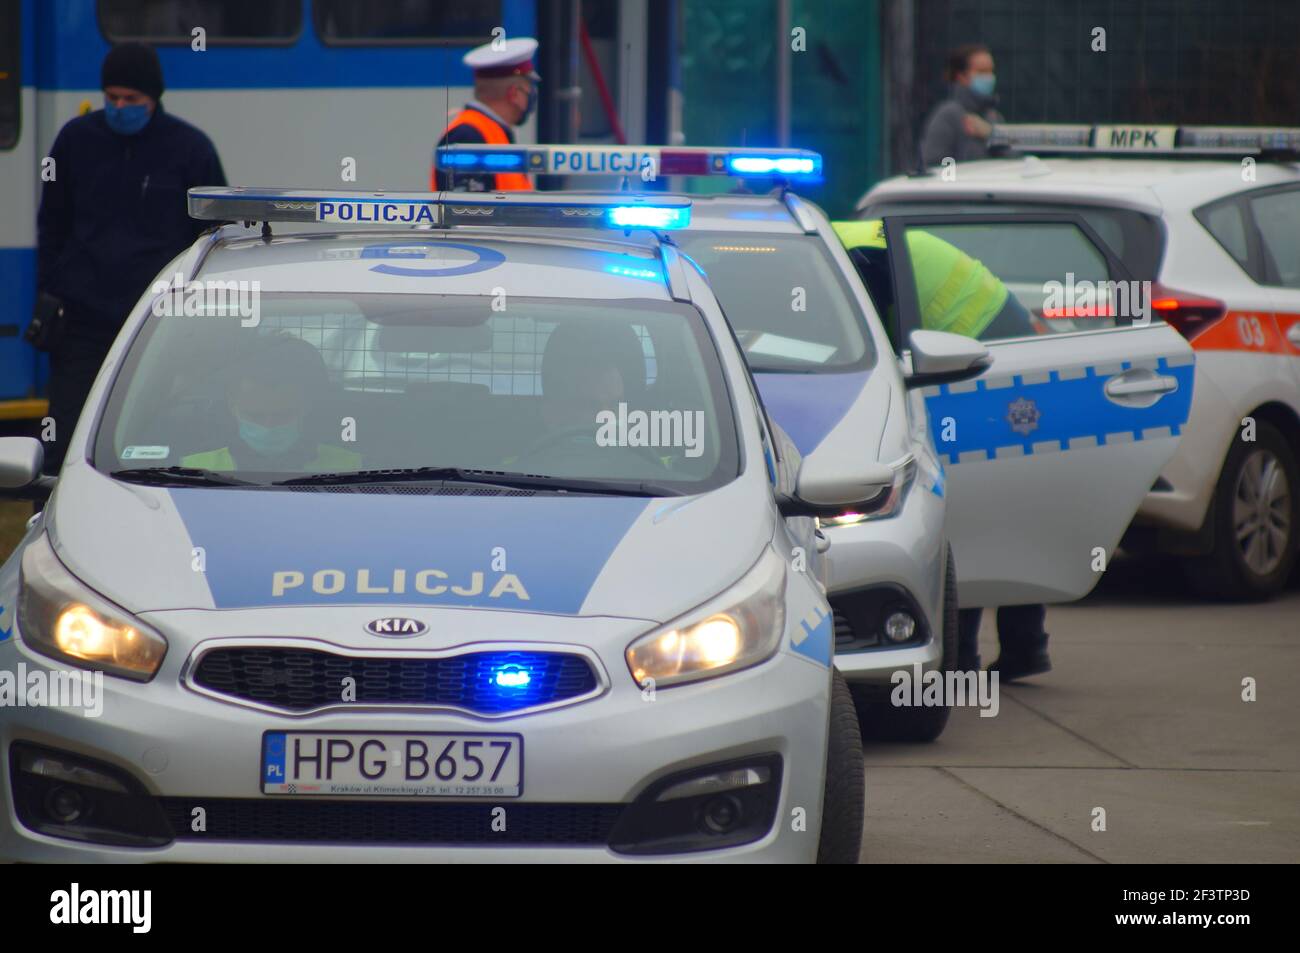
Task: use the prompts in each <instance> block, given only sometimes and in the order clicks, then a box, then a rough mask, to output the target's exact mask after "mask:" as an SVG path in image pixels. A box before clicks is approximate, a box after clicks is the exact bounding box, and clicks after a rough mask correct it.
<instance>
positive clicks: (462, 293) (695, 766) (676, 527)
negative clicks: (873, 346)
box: [0, 188, 894, 862]
mask: <svg viewBox="0 0 1300 953" xmlns="http://www.w3.org/2000/svg"><path fill="white" fill-rule="evenodd" d="M190 207H191V213H192V214H194V215H195V216H196V217H198V218H202V219H210V220H213V221H219V222H245V223H259V222H260V223H262V230H261V232H260V233H259V231H258V230H257V229H256V228H249V227H247V226H240V225H237V224H230V225H223V226H221V227H217V228H214V229H213V230H211V231H209V232H207V233H206V234H205V235H204V236H203V237H202V238H201V239H200V240H199V241H198V242H197V243H196V244H195V245H194V246H193V247H192V248H191V249H189V250H188V251H187V252H185V253H184V254H183V255H182V256H180V257H179V258H178V259H177V260H176V261H175V262H173V264H172V265H171V266H170V267H169V268H168V269H167V270H166V271H165V272H164V273H163V274H162V275H161V276H160V279H159V284H158V285H156V286H155V287H154V289H152V290H151V291H150V292H149V293H147V294H146V295H145V296H144V297H143V298H142V300H141V301H140V302H139V303H138V305H137V306H136V308H135V310H134V312H133V313H132V315H131V316H130V318H129V320H128V321H127V322H126V324H125V326H124V328H123V330H122V333H121V335H120V336H119V338H118V339H117V341H116V343H115V344H114V346H113V349H112V351H111V352H110V354H109V357H108V359H107V361H106V363H105V365H104V367H103V369H102V371H101V373H100V375H99V377H98V379H97V380H96V382H95V385H94V388H93V390H92V392H91V394H90V397H89V401H88V403H87V405H86V412H85V413H84V414H83V416H82V417H81V420H80V423H79V424H78V426H77V429H76V432H75V434H74V435H73V437H72V438H71V444H70V448H71V449H70V452H69V454H68V458H67V462H66V463H65V464H64V467H63V469H62V472H61V473H60V475H59V476H58V478H57V481H54V480H53V479H52V478H45V477H41V476H39V474H40V471H41V462H42V452H41V445H40V444H39V443H38V442H36V441H34V440H29V439H25V438H13V437H11V438H4V439H3V440H0V487H3V488H4V493H5V494H6V495H10V496H27V497H36V498H41V497H44V496H46V495H47V494H48V503H47V505H46V506H45V508H44V510H43V511H42V513H41V514H40V515H39V516H38V517H36V518H34V519H33V521H32V523H31V524H30V526H29V529H28V532H27V534H26V535H25V537H24V538H23V540H22V542H21V545H20V546H19V548H18V550H17V551H16V552H15V553H14V554H13V556H12V557H11V558H10V559H9V560H8V561H7V562H6V563H5V564H4V566H3V568H2V569H0V676H11V677H8V678H5V679H4V681H3V682H0V688H3V687H4V686H5V685H6V684H7V685H8V687H9V688H11V689H12V688H13V687H14V686H15V685H19V686H21V688H19V689H18V691H19V692H20V693H21V700H20V701H17V702H15V701H14V698H13V697H10V698H8V699H6V701H7V703H6V704H5V705H3V706H0V751H3V759H0V783H2V784H3V790H4V801H5V804H6V810H5V811H4V812H3V815H2V816H0V856H2V857H4V858H6V859H9V860H23V861H42V860H43V861H84V860H103V861H142V860H148V861H221V860H240V861H247V860H274V861H311V862H318V861H376V860H385V861H387V860H421V861H423V860H450V861H479V860H510V861H521V860H523V861H530V860H545V861H563V860H583V861H585V860H634V859H641V860H653V859H666V858H669V859H671V858H676V859H682V858H687V859H689V858H697V859H723V860H727V859H730V860H742V859H744V860H749V859H762V860H781V861H811V860H814V859H820V860H823V861H856V859H857V857H858V854H859V850H860V836H861V826H862V817H863V774H862V772H863V762H862V753H861V742H860V738H859V735H858V727H857V722H856V719H855V717H854V711H853V705H852V699H851V698H850V696H849V694H848V692H847V689H846V687H845V684H844V681H843V678H842V676H840V675H839V674H838V673H837V672H836V671H835V670H834V668H833V666H832V622H831V618H830V613H829V607H828V605H827V603H826V600H825V597H824V590H823V580H822V578H821V574H822V573H823V571H824V567H823V565H822V562H821V557H820V553H819V550H818V545H817V541H816V539H815V537H814V531H815V529H814V519H815V518H816V517H817V516H818V515H822V514H826V513H835V512H840V511H842V510H844V509H857V510H861V511H862V512H866V513H870V512H874V511H875V510H877V509H879V508H881V507H888V506H892V505H893V503H892V500H893V496H894V489H893V486H892V484H893V483H894V473H893V472H892V471H891V470H888V469H885V468H882V467H880V466H879V465H877V464H876V463H875V462H874V460H873V459H872V458H871V457H870V456H869V455H862V456H860V457H858V458H857V459H855V460H853V461H848V460H839V461H836V460H825V459H824V458H823V461H824V462H821V463H810V464H806V465H804V464H801V462H800V458H799V453H798V451H797V450H796V449H795V448H794V447H793V445H791V444H790V443H789V440H788V438H786V437H785V436H784V435H783V434H782V433H781V431H780V430H779V429H778V428H776V427H773V426H770V425H769V423H768V421H767V419H766V417H765V415H764V413H763V408H762V406H761V404H760V403H759V402H758V400H757V397H756V395H755V391H754V387H753V382H752V378H751V376H750V373H749V371H748V369H747V366H746V364H745V361H744V359H743V356H742V353H741V351H740V349H739V348H738V347H737V346H736V344H735V341H734V339H733V337H732V335H731V331H730V329H729V328H728V326H727V324H726V322H725V319H724V318H723V316H722V313H721V311H720V309H719V307H718V304H717V302H716V301H715V299H714V296H713V294H712V292H711V291H710V290H709V287H708V285H707V283H706V282H705V280H704V278H703V277H702V276H701V274H700V272H699V271H698V269H697V268H696V267H695V266H694V265H693V264H692V263H691V262H690V261H689V260H687V259H686V258H685V257H684V256H683V255H682V254H680V253H679V251H678V250H677V248H675V247H674V246H673V244H672V243H671V242H670V241H669V240H668V239H667V234H668V232H667V231H666V230H667V229H669V228H672V227H675V226H681V225H683V224H685V223H686V222H687V221H688V218H689V214H690V203H689V202H687V201H685V200H679V199H671V198H663V197H654V198H653V200H647V199H645V198H643V197H639V196H633V195H628V194H621V195H613V196H594V197H581V198H579V197H572V196H560V197H552V198H547V197H545V196H518V195H507V194H500V193H487V194H482V193H480V194H477V195H473V196H469V195H453V194H450V193H446V194H440V193H412V194H392V195H380V194H361V193H338V194H333V193H330V194H325V193H316V192H302V191H276V190H257V189H217V188H212V189H196V190H192V191H191V193H190ZM363 222H364V223H368V224H365V225H363V224H361V223H363ZM297 223H324V225H325V227H321V226H320V225H319V224H318V225H315V226H312V225H308V224H304V225H303V227H302V230H298V227H297ZM420 226H423V227H420ZM562 226H563V227H564V230H563V231H562V232H561V231H560V228H561V227H562ZM568 226H589V227H588V228H586V229H579V228H571V227H568ZM646 227H649V228H650V229H651V231H650V232H649V233H647V234H649V235H651V236H652V237H651V238H649V239H648V240H644V241H637V240H632V241H626V240H624V233H625V232H630V231H632V230H634V229H644V228H646ZM655 235H658V236H660V237H657V238H656V237H653V236H655ZM241 283H243V284H241ZM254 283H256V284H254ZM245 284H247V285H251V287H247V288H246V287H245ZM246 291H247V292H250V293H255V294H256V297H255V300H254V304H255V305H256V307H254V308H251V309H250V308H245V307H244V302H243V300H242V298H241V299H240V303H239V306H238V307H236V306H234V305H233V304H232V303H231V299H229V298H222V297H221V295H222V294H233V293H238V294H241V295H242V294H243V293H244V292H246ZM178 308H179V310H178ZM344 347H346V348H359V347H360V348H365V349H366V350H367V352H368V354H367V355H366V357H367V359H366V360H351V359H350V357H349V355H339V354H332V353H328V352H329V351H331V350H332V349H338V348H344ZM431 356H452V357H459V358H460V359H459V360H431V359H429V358H430V357H431ZM399 384H400V387H399Z"/></svg>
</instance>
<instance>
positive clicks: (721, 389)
mask: <svg viewBox="0 0 1300 953" xmlns="http://www.w3.org/2000/svg"><path fill="white" fill-rule="evenodd" d="M245 324H251V322H249V321H248V320H247V319H245V318H242V317H241V316H240V315H233V316H224V315H221V314H219V313H212V314H208V315H199V316H186V317H157V316H151V317H150V318H149V319H147V321H146V324H145V327H144V328H143V329H142V331H141V333H140V335H139V336H138V337H137V338H136V340H135V341H134V343H133V345H132V347H131V350H130V353H129V354H128V357H127V360H126V363H125V364H124V367H123V370H122V372H121V373H120V374H119V375H118V378H117V381H116V382H115V384H114V388H113V391H112V394H111V396H110V399H109V403H108V407H107V411H106V413H105V415H104V417H103V419H102V421H101V423H100V427H99V431H98V435H97V438H96V442H95V465H96V467H98V468H99V469H100V470H102V471H104V472H109V473H119V474H120V473H121V471H125V470H131V471H136V470H142V471H143V470H148V471H151V473H152V474H153V475H155V476H167V477H168V478H170V476H169V475H168V474H166V472H165V471H164V472H163V473H162V474H159V472H158V471H159V470H160V469H161V468H174V467H183V468H186V469H192V470H198V471H203V473H204V474H207V475H209V482H210V483H211V484H212V485H231V484H234V483H236V482H239V483H244V482H251V483H258V484H265V483H273V482H278V481H282V480H285V479H291V478H298V482H303V478H304V476H305V475H308V474H316V475H320V474H331V475H339V476H345V475H348V474H352V475H353V476H352V478H351V479H350V480H343V479H340V480H339V481H338V482H366V480H365V479H364V478H358V477H356V474H357V473H358V472H362V471H364V472H369V471H373V470H380V469H383V470H404V471H410V470H412V469H415V468H438V469H442V468H456V469H469V470H474V471H494V473H495V475H496V476H497V477H500V476H501V475H502V474H527V475H531V476H534V477H542V478H549V483H553V484H554V486H553V487H550V486H549V484H548V481H540V482H541V483H542V484H543V485H541V486H540V487H539V488H540V489H547V488H554V489H557V490H558V489H563V488H564V484H565V481H571V482H572V481H586V484H585V485H584V486H582V487H580V488H582V489H587V490H592V491H594V492H599V491H600V489H601V488H602V487H608V488H618V487H620V486H621V487H623V489H624V491H635V490H636V488H637V487H638V486H641V485H642V484H644V485H645V486H646V487H648V489H647V490H646V492H647V494H650V495H658V491H659V490H663V489H664V488H667V490H668V491H669V492H672V491H675V492H680V493H693V492H700V491H702V490H705V489H709V488H712V487H714V486H718V485H721V484H722V483H724V482H727V481H728V480H730V479H732V478H733V477H734V476H735V475H736V473H737V472H738V469H739V454H738V448H737V443H736V439H737V438H736V436H735V430H734V425H733V416H732V412H731V404H730V398H729V395H728V391H727V389H726V386H725V384H724V382H723V377H722V374H723V372H722V369H721V365H720V363H719V360H718V355H717V352H716V350H715V349H714V345H713V341H712V339H711V337H710V336H709V333H708V330H707V328H706V327H705V325H704V321H703V318H702V317H701V315H700V314H699V312H697V311H695V310H694V309H693V308H691V307H689V306H687V305H683V304H677V303H668V302H657V301H649V300H644V299H623V300H603V301H589V300H569V299H554V298H548V299H537V298H522V297H510V298H508V299H506V298H505V297H504V296H499V297H490V296H482V297H479V296H464V295H456V296H451V295H394V294H358V295H343V294H286V293H280V294H263V295H261V298H260V312H259V316H258V321H257V323H256V325H255V326H247V327H246V326H245ZM148 475H150V474H144V473H128V474H126V478H128V479H136V480H141V479H143V478H144V477H145V476H148ZM175 475H176V476H178V477H179V476H186V477H189V478H190V479H191V480H193V478H194V477H195V474H193V473H189V474H175ZM236 475H237V478H238V479H237V480H233V479H231V477H234V476H236ZM480 475H481V474H480ZM406 476H407V477H409V476H411V474H409V473H408V474H406ZM435 476H436V477H437V478H440V479H451V478H455V475H454V474H448V473H439V474H436V475H430V479H433V478H434V477H435ZM460 478H461V479H462V480H465V479H466V477H464V476H463V475H462V476H461V477H460ZM314 479H315V480H316V481H317V482H330V480H329V479H320V478H319V477H317V478H314ZM593 481H599V483H596V482H593ZM309 482H310V481H309ZM372 482H384V480H383V479H381V478H379V477H376V478H374V479H373V481H372ZM538 482H539V481H534V484H536V483H538ZM651 484H653V486H652V487H651V486H650V485H651Z"/></svg>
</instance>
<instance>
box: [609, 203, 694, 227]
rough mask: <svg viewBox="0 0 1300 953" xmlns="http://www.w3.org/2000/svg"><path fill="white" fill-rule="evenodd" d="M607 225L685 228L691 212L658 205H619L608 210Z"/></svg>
mask: <svg viewBox="0 0 1300 953" xmlns="http://www.w3.org/2000/svg"><path fill="white" fill-rule="evenodd" d="M609 224H610V225H612V226H614V227H615V228H685V227H686V226H687V225H689V224H691V210H690V209H689V208H664V207H663V206H660V205H619V206H616V207H615V208H612V209H610V210H609Z"/></svg>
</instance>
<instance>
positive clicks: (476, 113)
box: [429, 36, 542, 192]
mask: <svg viewBox="0 0 1300 953" xmlns="http://www.w3.org/2000/svg"><path fill="white" fill-rule="evenodd" d="M494 44H495V45H494ZM536 52H537V41H536V40H534V39H533V38H532V37H529V36H523V37H517V38H515V39H513V40H506V41H505V42H504V43H500V42H496V41H494V43H484V44H483V45H482V46H476V47H475V48H474V49H472V50H470V51H469V52H468V53H466V54H465V58H464V60H463V62H464V63H465V65H466V66H468V67H469V68H470V69H472V70H473V71H474V98H473V99H471V100H470V101H469V102H468V103H466V104H465V108H464V109H462V110H461V111H460V112H459V113H457V114H456V116H455V117H454V118H453V119H452V120H451V122H450V123H449V124H448V126H447V129H446V130H445V131H444V132H443V134H442V138H441V139H439V140H438V145H439V146H445V145H449V144H450V145H456V144H460V143H486V144H487V145H492V146H504V145H508V144H510V143H513V142H514V141H515V136H514V133H513V132H511V130H510V127H511V126H522V125H523V124H524V123H526V122H527V121H528V117H529V116H530V115H532V112H533V107H534V106H536V105H537V84H538V83H540V82H541V79H542V78H541V77H540V76H538V75H537V72H536V70H534V68H533V54H534V53H536ZM429 187H430V188H431V189H433V190H434V191H436V192H442V191H451V190H458V191H470V192H484V191H507V190H520V189H531V188H533V181H532V178H531V177H529V176H527V175H524V174H523V173H521V172H497V173H495V174H490V173H489V174H484V173H452V172H443V171H441V170H439V169H438V168H437V163H434V167H433V171H432V172H431V173H430V175H429Z"/></svg>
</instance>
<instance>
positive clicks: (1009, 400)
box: [925, 358, 1195, 464]
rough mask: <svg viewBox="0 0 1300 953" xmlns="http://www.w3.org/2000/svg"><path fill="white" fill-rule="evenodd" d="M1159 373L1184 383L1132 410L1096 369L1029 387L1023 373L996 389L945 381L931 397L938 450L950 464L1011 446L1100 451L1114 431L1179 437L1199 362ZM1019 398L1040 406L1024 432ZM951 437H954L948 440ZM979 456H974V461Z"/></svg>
mask: <svg viewBox="0 0 1300 953" xmlns="http://www.w3.org/2000/svg"><path fill="white" fill-rule="evenodd" d="M1127 367H1128V365H1127V364H1125V368H1126V369H1127ZM1156 370H1157V371H1158V372H1159V373H1160V374H1164V375H1170V376H1172V377H1174V378H1176V379H1177V380H1178V389H1177V390H1176V391H1174V392H1172V393H1170V394H1166V395H1165V396H1164V397H1162V398H1161V399H1160V400H1158V401H1156V402H1155V403H1154V404H1153V405H1152V406H1150V407H1128V406H1124V405H1122V404H1117V403H1115V402H1114V401H1112V400H1110V399H1109V398H1108V397H1107V396H1106V395H1105V392H1104V390H1103V388H1104V387H1105V384H1106V381H1107V380H1108V379H1109V378H1110V377H1111V376H1113V375H1112V374H1108V373H1101V374H1099V373H1098V372H1097V368H1096V367H1089V368H1087V369H1086V376H1084V377H1076V378H1069V379H1064V380H1063V379H1062V378H1061V376H1060V374H1059V373H1058V372H1057V371H1052V372H1051V373H1050V374H1049V379H1048V380H1046V381H1042V382H1040V383H1034V384H1026V383H1025V382H1024V378H1023V377H1021V376H1020V375H1019V374H1017V375H1015V376H1014V377H1012V378H1011V384H1010V386H999V387H992V388H990V387H989V382H988V381H986V380H984V379H983V378H979V379H976V380H975V381H974V384H975V387H974V389H972V390H965V389H963V390H960V391H959V392H957V393H953V390H952V385H949V384H943V385H941V386H940V387H939V388H938V391H937V393H933V394H928V395H927V396H926V399H925V405H926V409H927V410H928V411H929V414H930V426H931V427H932V428H933V432H934V434H935V437H936V439H935V446H936V448H937V449H938V451H939V454H940V456H942V457H944V458H945V459H946V461H947V462H948V463H953V464H956V463H960V462H962V461H961V459H960V458H961V456H962V455H963V454H966V453H970V452H972V451H974V452H979V453H982V454H983V456H982V457H980V458H979V459H985V460H992V459H995V458H996V456H997V451H998V450H999V449H1000V448H1003V447H1017V448H1020V449H1021V450H1022V451H1023V452H1024V453H1025V454H1026V455H1028V454H1032V453H1034V452H1035V450H1036V449H1037V450H1040V451H1041V450H1044V449H1050V450H1052V451H1056V450H1069V449H1070V442H1071V441H1073V440H1080V439H1086V438H1095V440H1096V443H1097V445H1098V446H1100V445H1104V444H1105V443H1106V440H1107V437H1108V435H1112V434H1123V435H1124V437H1125V439H1132V440H1142V439H1143V437H1144V436H1145V435H1146V434H1147V433H1148V432H1149V431H1152V430H1161V429H1163V428H1167V429H1168V430H1169V432H1170V433H1172V434H1178V433H1179V431H1180V430H1181V429H1182V427H1183V425H1184V424H1185V423H1186V422H1187V415H1188V413H1189V411H1190V410H1191V406H1192V387H1193V379H1194V372H1195V368H1194V366H1193V365H1192V364H1183V365H1180V366H1178V367H1170V366H1169V365H1168V363H1167V362H1166V360H1165V359H1164V358H1161V359H1160V361H1159V364H1158V365H1157V367H1156ZM958 386H959V387H961V386H963V385H958ZM964 386H966V387H969V385H964ZM1017 401H1024V402H1025V403H1024V404H1021V405H1020V406H1022V407H1026V408H1027V407H1029V406H1030V405H1032V408H1033V410H1032V412H1033V414H1034V415H1035V419H1034V420H1033V422H1032V423H1033V425H1032V427H1030V426H1028V423H1027V422H1022V423H1021V424H1020V427H1021V429H1020V430H1016V429H1013V420H1012V416H1013V415H1012V410H1011V408H1012V405H1013V404H1015V403H1016V402H1017ZM949 418H950V419H951V426H949V424H948V419H949ZM949 434H951V437H952V439H950V440H945V439H944V437H945V436H947V435H949ZM1045 444H1054V445H1055V446H1044V445H1045ZM1090 445H1091V444H1090ZM971 459H972V458H970V457H967V461H970V460H971Z"/></svg>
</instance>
